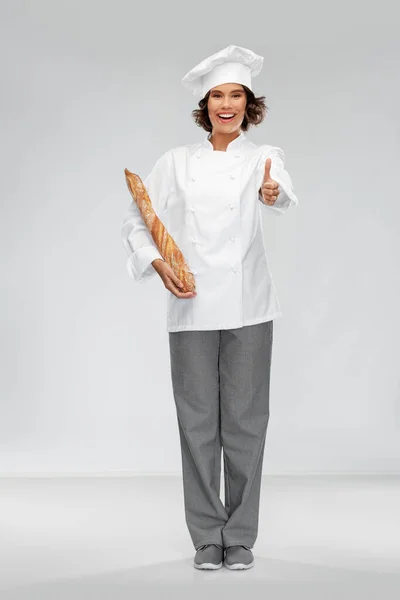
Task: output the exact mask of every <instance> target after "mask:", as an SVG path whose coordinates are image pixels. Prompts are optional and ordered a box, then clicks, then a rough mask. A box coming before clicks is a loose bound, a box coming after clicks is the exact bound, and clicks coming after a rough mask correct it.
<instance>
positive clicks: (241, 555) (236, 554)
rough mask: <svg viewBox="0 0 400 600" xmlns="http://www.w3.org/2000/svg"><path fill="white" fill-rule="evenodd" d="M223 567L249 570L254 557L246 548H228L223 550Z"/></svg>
mask: <svg viewBox="0 0 400 600" xmlns="http://www.w3.org/2000/svg"><path fill="white" fill-rule="evenodd" d="M225 550H226V552H225V559H224V565H225V567H226V568H227V569H231V570H237V569H251V567H252V566H253V565H254V556H253V553H252V551H251V550H250V548H248V546H228V548H226V549H225Z"/></svg>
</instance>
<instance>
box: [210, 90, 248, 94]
mask: <svg viewBox="0 0 400 600" xmlns="http://www.w3.org/2000/svg"><path fill="white" fill-rule="evenodd" d="M214 92H219V93H220V94H222V92H221V90H213V91H212V92H211V93H212V94H213V93H214ZM234 92H244V90H232V91H231V94H233V93H234Z"/></svg>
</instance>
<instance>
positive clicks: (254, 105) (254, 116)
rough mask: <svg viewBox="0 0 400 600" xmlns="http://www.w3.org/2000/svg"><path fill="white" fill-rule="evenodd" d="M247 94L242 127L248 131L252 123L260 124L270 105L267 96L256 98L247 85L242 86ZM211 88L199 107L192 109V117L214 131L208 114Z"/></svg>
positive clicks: (203, 126)
mask: <svg viewBox="0 0 400 600" xmlns="http://www.w3.org/2000/svg"><path fill="white" fill-rule="evenodd" d="M242 87H243V89H244V91H245V92H246V96H247V103H246V110H245V113H244V119H243V121H242V124H241V126H240V128H241V129H242V130H243V131H247V130H248V129H249V127H251V125H259V124H260V123H262V121H263V120H264V118H265V116H266V114H267V112H268V106H267V105H266V104H265V102H264V101H265V96H259V97H257V98H256V96H255V95H254V93H253V92H252V91H251V90H250V89H249V88H248V87H246V86H245V85H243V86H242ZM210 92H211V90H209V91H208V92H207V94H206V95H205V96H204V98H202V99H201V100H200V101H199V107H200V108H196V109H194V110H193V111H192V117H193V119H194V121H195V123H196V125H197V126H198V127H202V128H203V129H205V130H206V131H212V125H211V121H210V117H209V116H208V109H207V103H208V98H209V96H210Z"/></svg>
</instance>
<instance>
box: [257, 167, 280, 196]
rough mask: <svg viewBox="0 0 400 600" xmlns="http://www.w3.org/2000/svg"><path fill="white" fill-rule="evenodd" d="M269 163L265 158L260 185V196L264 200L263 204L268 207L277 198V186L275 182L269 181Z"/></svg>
mask: <svg viewBox="0 0 400 600" xmlns="http://www.w3.org/2000/svg"><path fill="white" fill-rule="evenodd" d="M271 162H272V161H271V159H270V158H267V160H266V161H265V170H264V181H263V182H262V185H261V195H262V197H263V199H264V203H265V204H269V205H272V204H274V203H275V202H276V199H277V197H278V196H279V185H278V183H277V182H276V181H274V180H273V179H271V175H270V171H271Z"/></svg>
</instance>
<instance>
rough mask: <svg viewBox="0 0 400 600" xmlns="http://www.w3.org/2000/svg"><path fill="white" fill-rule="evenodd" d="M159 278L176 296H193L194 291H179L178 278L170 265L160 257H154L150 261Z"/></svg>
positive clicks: (194, 294)
mask: <svg viewBox="0 0 400 600" xmlns="http://www.w3.org/2000/svg"><path fill="white" fill-rule="evenodd" d="M151 264H152V265H153V267H154V268H155V270H156V271H157V273H158V274H159V276H160V277H161V279H162V280H163V283H164V286H165V287H166V288H167V290H169V291H170V292H172V294H174V296H176V297H177V298H194V297H195V296H196V295H197V294H196V292H181V291H180V287H181V286H180V283H181V282H180V280H179V277H177V276H176V275H175V273H174V272H173V270H172V268H171V267H170V265H169V264H168V263H167V262H166V261H165V260H162V259H161V258H156V259H154V260H153V262H152V263H151Z"/></svg>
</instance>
